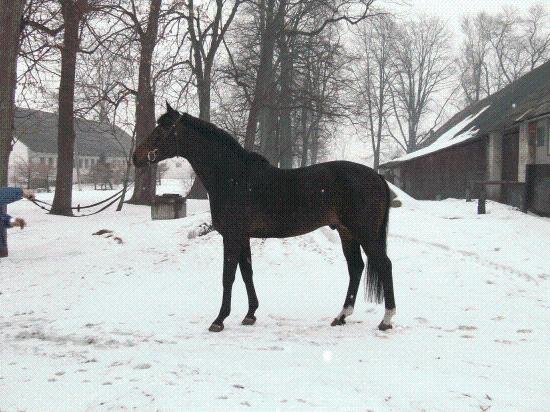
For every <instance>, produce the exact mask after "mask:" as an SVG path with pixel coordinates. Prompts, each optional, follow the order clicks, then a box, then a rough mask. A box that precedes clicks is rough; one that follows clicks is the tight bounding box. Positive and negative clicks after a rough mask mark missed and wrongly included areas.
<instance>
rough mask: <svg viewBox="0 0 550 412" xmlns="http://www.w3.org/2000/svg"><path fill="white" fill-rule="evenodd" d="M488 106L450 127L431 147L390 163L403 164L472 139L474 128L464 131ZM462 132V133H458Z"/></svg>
mask: <svg viewBox="0 0 550 412" xmlns="http://www.w3.org/2000/svg"><path fill="white" fill-rule="evenodd" d="M489 107H490V106H485V107H484V108H482V109H481V110H480V111H479V112H477V113H472V114H471V115H469V116H467V117H466V118H464V119H463V120H462V121H460V122H458V123H457V124H456V125H454V126H453V127H451V128H450V129H449V130H447V131H446V132H445V133H443V134H442V135H441V136H439V138H438V139H437V140H436V141H435V142H433V143H432V144H431V145H429V146H426V147H424V148H422V149H419V150H417V151H415V152H412V153H408V154H406V155H404V156H401V157H398V158H397V159H394V160H392V161H391V162H392V163H393V162H403V161H407V160H411V159H415V158H417V157H421V156H426V155H428V154H430V153H434V152H437V151H439V150H443V149H446V148H448V147H451V146H454V145H457V144H459V143H462V142H465V141H466V140H469V139H471V138H473V137H474V136H475V135H476V134H477V129H476V128H475V126H472V127H470V128H469V129H466V130H464V131H462V130H463V129H465V128H466V127H467V126H468V125H469V124H470V123H472V122H473V121H474V120H475V119H476V118H477V117H478V116H479V115H480V114H481V113H483V112H484V111H485V110H487V109H488V108H489ZM461 131H462V133H460V132H461Z"/></svg>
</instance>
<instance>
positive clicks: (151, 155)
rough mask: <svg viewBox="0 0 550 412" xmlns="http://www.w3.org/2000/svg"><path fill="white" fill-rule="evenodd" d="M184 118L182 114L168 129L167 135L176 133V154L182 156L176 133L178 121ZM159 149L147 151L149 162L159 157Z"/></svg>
mask: <svg viewBox="0 0 550 412" xmlns="http://www.w3.org/2000/svg"><path fill="white" fill-rule="evenodd" d="M181 118H182V115H180V116H179V117H178V118H177V119H176V121H175V122H174V124H173V125H172V127H171V128H170V130H168V133H167V136H168V137H169V136H170V135H171V134H173V135H174V143H175V145H176V154H175V156H180V148H179V144H178V134H177V133H176V124H177V123H178V121H179V120H180V119H181ZM158 151H159V149H153V150H149V152H147V160H148V161H149V163H153V162H154V161H155V160H156V159H157V153H158Z"/></svg>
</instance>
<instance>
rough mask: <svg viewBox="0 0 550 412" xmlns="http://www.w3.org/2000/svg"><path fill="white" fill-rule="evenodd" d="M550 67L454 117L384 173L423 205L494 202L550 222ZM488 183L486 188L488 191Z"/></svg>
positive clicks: (384, 166) (386, 165)
mask: <svg viewBox="0 0 550 412" xmlns="http://www.w3.org/2000/svg"><path fill="white" fill-rule="evenodd" d="M549 140H550V62H547V63H545V64H543V65H541V66H539V67H538V68H536V69H534V70H533V71H531V72H529V73H527V74H526V75H524V76H523V77H521V78H519V79H517V80H516V81H515V82H513V83H511V84H510V85H508V86H506V87H505V88H503V89H502V90H500V91H498V92H496V93H494V94H492V95H491V96H488V97H487V98H485V99H483V100H481V101H479V102H476V103H474V104H472V105H471V106H469V107H467V108H466V109H464V110H462V111H461V112H459V113H457V114H455V115H454V116H453V117H452V118H451V119H450V120H449V121H447V122H446V123H445V124H444V125H443V126H442V127H440V128H439V129H438V130H437V131H435V132H434V134H433V135H432V136H431V137H430V139H429V142H427V145H425V146H424V147H423V148H421V149H419V150H417V151H415V152H412V153H409V154H406V155H404V156H402V157H399V158H397V159H394V160H392V161H389V162H386V163H384V164H382V165H381V166H380V169H381V172H382V173H383V174H384V175H385V176H386V177H387V178H388V179H389V180H390V181H393V182H394V183H395V184H396V185H397V186H398V187H400V188H402V189H403V190H405V191H406V192H407V193H409V194H410V195H411V196H413V197H415V198H417V199H439V198H447V197H454V198H464V197H466V196H467V193H468V191H469V190H470V189H472V188H473V190H474V193H473V195H474V196H476V194H477V193H476V192H479V191H480V190H481V188H482V187H485V188H486V191H487V194H488V197H489V198H490V199H493V200H497V201H500V202H503V203H507V204H511V205H514V206H518V207H519V206H521V205H526V206H527V207H528V208H529V209H530V210H532V211H535V212H537V213H540V214H544V215H550V144H549ZM482 183H483V184H482Z"/></svg>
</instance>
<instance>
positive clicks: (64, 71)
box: [51, 0, 82, 216]
mask: <svg viewBox="0 0 550 412" xmlns="http://www.w3.org/2000/svg"><path fill="white" fill-rule="evenodd" d="M61 10H62V14H63V22H64V34H63V47H62V49H61V79H60V82H59V108H58V120H57V174H56V179H55V195H54V198H53V204H52V209H51V213H52V214H54V215H64V216H72V214H73V212H72V210H71V203H72V196H73V163H74V140H75V133H74V90H75V75H76V55H77V53H78V46H79V26H80V18H81V16H82V14H81V11H80V10H79V8H78V6H77V3H75V2H73V1H69V0H66V1H63V2H62V4H61Z"/></svg>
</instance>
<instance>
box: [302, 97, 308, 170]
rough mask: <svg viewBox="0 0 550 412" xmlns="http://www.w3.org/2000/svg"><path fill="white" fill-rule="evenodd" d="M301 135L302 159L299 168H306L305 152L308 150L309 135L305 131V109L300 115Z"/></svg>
mask: <svg viewBox="0 0 550 412" xmlns="http://www.w3.org/2000/svg"><path fill="white" fill-rule="evenodd" d="M300 122H301V134H302V159H301V160H300V167H305V166H307V152H308V150H309V133H308V131H307V109H306V108H305V107H303V108H302V114H301V119H300Z"/></svg>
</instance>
